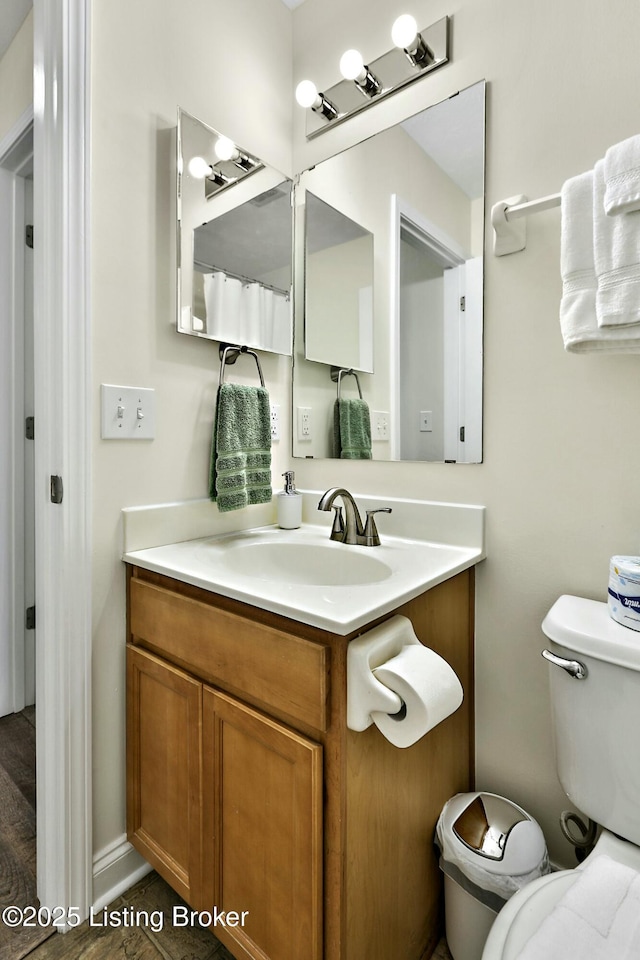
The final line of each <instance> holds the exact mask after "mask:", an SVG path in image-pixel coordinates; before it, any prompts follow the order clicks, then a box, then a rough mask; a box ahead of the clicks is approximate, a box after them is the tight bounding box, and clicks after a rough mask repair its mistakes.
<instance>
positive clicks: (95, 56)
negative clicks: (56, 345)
mask: <svg viewBox="0 0 640 960" xmlns="http://www.w3.org/2000/svg"><path fill="white" fill-rule="evenodd" d="M291 59H292V52H291V13H290V11H288V10H287V9H286V8H285V7H284V5H283V4H282V3H281V2H280V0H259V2H256V0H234V2H233V3H231V4H229V3H222V2H221V0H181V2H180V3H176V2H175V0H136V2H135V3H131V2H128V0H127V2H125V0H94V2H93V5H92V50H91V65H92V79H91V83H92V103H91V108H92V140H91V155H92V171H91V218H92V228H91V262H92V273H91V284H92V293H91V310H92V336H93V388H94V389H93V397H94V409H93V435H94V437H95V445H94V451H93V501H94V504H93V506H94V510H93V545H94V558H93V559H94V562H93V614H94V617H93V619H94V624H93V631H94V632H93V678H94V680H93V730H94V743H93V749H94V790H93V795H94V826H93V829H94V846H95V849H96V851H100V850H103V849H104V848H105V847H107V846H108V845H109V844H111V843H113V842H115V841H117V839H118V838H119V837H121V835H122V833H123V832H124V824H125V789H124V712H125V672H124V662H125V660H124V641H125V592H124V567H123V565H122V563H121V562H120V560H119V556H120V554H121V539H120V538H121V530H120V510H121V508H122V507H123V506H131V505H135V504H141V503H159V502H166V501H173V500H182V499H189V498H194V497H206V495H207V478H208V461H209V451H210V440H211V430H212V425H213V411H214V399H215V391H216V387H217V383H218V366H219V358H218V353H217V344H214V343H210V342H205V341H202V340H199V339H194V338H191V337H187V336H183V335H179V334H177V333H176V332H175V329H174V326H175V284H174V272H175V244H174V238H175V217H174V206H175V200H174V197H175V186H174V175H173V173H172V168H173V157H174V152H175V145H174V128H175V126H176V120H177V108H178V105H180V106H182V107H183V108H184V109H185V110H187V111H189V112H190V113H192V114H193V115H194V116H196V117H198V118H200V119H202V120H203V121H205V122H206V123H208V124H210V125H211V126H213V127H215V128H216V129H218V130H220V131H221V132H223V133H225V134H226V135H228V136H229V137H231V138H232V139H234V140H236V141H237V142H239V143H241V144H243V145H246V146H247V148H248V149H251V151H252V152H253V153H254V154H256V155H257V156H259V157H260V158H261V159H262V160H264V161H265V162H267V163H269V164H270V165H272V166H274V167H276V168H277V169H279V170H282V171H283V173H285V174H287V173H290V170H291V157H290V154H291V89H292V79H291ZM242 362H246V363H247V366H246V367H245V368H244V372H246V373H247V374H248V376H247V377H246V379H247V381H248V380H249V378H250V377H251V376H253V369H252V365H251V364H250V363H249V362H248V361H241V363H240V364H238V371H237V372H238V373H240V376H243V378H244V374H243V372H241V371H240V366H241V364H242ZM289 366H290V361H289V360H287V359H286V358H278V357H275V356H270V357H268V358H267V357H265V359H264V363H263V370H264V374H265V379H266V381H267V386H268V388H269V390H270V393H271V396H272V399H273V400H274V401H276V402H279V403H280V405H281V413H282V415H283V416H282V420H283V423H282V428H283V430H284V432H285V437H286V435H287V433H288V429H289V427H288V413H287V411H288V406H289V386H288V384H289ZM233 378H234V377H231V379H233ZM105 382H106V383H116V384H124V385H127V384H128V385H132V386H145V387H154V388H155V390H156V399H157V433H156V439H155V440H154V441H149V442H136V443H126V442H124V441H111V442H109V441H102V440H100V409H99V396H100V393H99V385H100V383H105ZM285 413H287V416H284V414H285ZM288 462H289V446H288V444H287V442H286V440H285V441H283V442H281V443H280V448H279V449H278V448H277V446H275V445H274V466H273V474H274V477H278V478H279V475H280V474H281V473H282V471H283V470H284V469H285V468H286V466H287V465H288ZM215 509H216V508H215V506H213V505H212V510H215Z"/></svg>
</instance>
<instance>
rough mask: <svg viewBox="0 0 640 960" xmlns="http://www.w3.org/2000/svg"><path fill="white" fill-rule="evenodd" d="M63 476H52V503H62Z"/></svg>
mask: <svg viewBox="0 0 640 960" xmlns="http://www.w3.org/2000/svg"><path fill="white" fill-rule="evenodd" d="M62 497H63V488H62V477H58V476H55V477H54V476H52V477H51V503H62Z"/></svg>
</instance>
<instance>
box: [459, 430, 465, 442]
mask: <svg viewBox="0 0 640 960" xmlns="http://www.w3.org/2000/svg"><path fill="white" fill-rule="evenodd" d="M460 443H464V427H460Z"/></svg>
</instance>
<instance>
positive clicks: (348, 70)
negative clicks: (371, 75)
mask: <svg viewBox="0 0 640 960" xmlns="http://www.w3.org/2000/svg"><path fill="white" fill-rule="evenodd" d="M340 73H341V74H342V76H343V77H344V78H345V80H356V81H358V80H360V81H362V80H364V79H365V77H366V76H367V71H366V70H365V66H364V59H363V57H362V54H361V53H360V51H359V50H346V51H345V53H343V54H342V56H341V57H340Z"/></svg>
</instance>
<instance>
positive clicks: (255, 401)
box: [209, 383, 272, 513]
mask: <svg viewBox="0 0 640 960" xmlns="http://www.w3.org/2000/svg"><path fill="white" fill-rule="evenodd" d="M271 495H272V491H271V407H270V403H269V394H268V392H267V391H266V390H265V388H264V387H248V386H245V385H244V384H238V383H223V384H222V385H221V386H220V387H219V388H218V400H217V403H216V415H215V423H214V428H213V444H212V447H211V467H210V470H209V496H210V498H211V499H212V500H215V501H216V502H217V504H218V510H220V511H221V512H223V513H224V512H226V511H229V510H240V509H241V508H242V507H246V506H249V505H250V504H254V503H268V502H269V501H270V500H271Z"/></svg>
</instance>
